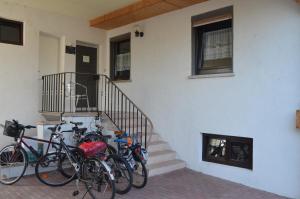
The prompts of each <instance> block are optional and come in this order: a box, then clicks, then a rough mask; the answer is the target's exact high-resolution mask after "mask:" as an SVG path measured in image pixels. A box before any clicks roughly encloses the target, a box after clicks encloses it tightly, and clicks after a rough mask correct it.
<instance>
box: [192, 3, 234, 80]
mask: <svg viewBox="0 0 300 199" xmlns="http://www.w3.org/2000/svg"><path fill="white" fill-rule="evenodd" d="M232 10H233V9H232V7H227V8H223V9H219V10H216V11H213V12H208V13H205V14H201V15H198V16H195V17H192V34H193V35H192V42H193V44H192V46H193V66H192V67H193V70H192V74H193V75H202V74H203V75H205V74H219V73H232V72H233V64H232V57H233V28H232Z"/></svg>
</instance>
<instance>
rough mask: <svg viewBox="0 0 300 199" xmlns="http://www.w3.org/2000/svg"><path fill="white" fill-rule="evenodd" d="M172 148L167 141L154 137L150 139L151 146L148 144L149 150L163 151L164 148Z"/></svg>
mask: <svg viewBox="0 0 300 199" xmlns="http://www.w3.org/2000/svg"><path fill="white" fill-rule="evenodd" d="M168 149H170V147H169V145H168V143H167V142H164V141H160V140H156V141H153V139H152V140H151V141H150V143H149V146H148V152H149V153H151V152H156V151H163V150H168Z"/></svg>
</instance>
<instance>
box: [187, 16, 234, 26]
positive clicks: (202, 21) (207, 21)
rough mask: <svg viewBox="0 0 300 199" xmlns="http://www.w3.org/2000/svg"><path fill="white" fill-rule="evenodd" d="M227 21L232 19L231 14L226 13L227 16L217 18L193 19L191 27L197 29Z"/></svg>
mask: <svg viewBox="0 0 300 199" xmlns="http://www.w3.org/2000/svg"><path fill="white" fill-rule="evenodd" d="M228 19H232V14H231V13H228V14H224V15H218V16H213V17H208V18H205V19H203V18H202V19H194V20H193V21H192V26H193V27H198V26H203V25H207V24H211V23H216V22H220V21H225V20H228Z"/></svg>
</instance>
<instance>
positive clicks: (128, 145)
mask: <svg viewBox="0 0 300 199" xmlns="http://www.w3.org/2000/svg"><path fill="white" fill-rule="evenodd" d="M115 135H116V136H117V138H118V139H115V140H114V142H116V143H117V145H118V150H117V154H118V155H120V156H121V157H123V158H124V159H126V160H127V162H128V163H129V165H130V167H131V169H132V176H133V181H132V186H133V187H135V188H138V189H141V188H143V187H145V186H146V184H147V181H148V172H147V168H146V163H147V160H148V157H149V155H148V152H147V151H146V149H144V148H142V145H141V144H140V143H139V142H138V137H139V135H138V133H135V134H133V138H131V137H130V136H128V135H127V133H126V132H123V131H115Z"/></svg>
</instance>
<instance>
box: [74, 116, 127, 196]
mask: <svg viewBox="0 0 300 199" xmlns="http://www.w3.org/2000/svg"><path fill="white" fill-rule="evenodd" d="M70 123H71V124H73V125H74V127H73V128H72V129H73V130H74V135H73V137H74V140H75V142H77V144H78V145H80V144H81V143H85V142H96V141H102V142H104V143H106V145H107V148H106V150H105V151H106V152H108V154H107V158H106V162H107V164H108V165H109V166H110V168H111V170H112V171H113V174H114V177H115V186H116V193H118V194H126V193H128V192H129V191H130V189H131V184H132V181H133V177H132V171H131V167H130V165H129V164H128V162H127V161H126V160H125V159H124V158H122V157H121V156H119V155H118V154H116V149H115V148H114V147H113V146H111V145H109V144H108V143H107V140H108V139H109V138H111V136H105V135H103V134H102V129H103V128H102V127H101V126H98V125H96V127H97V130H96V131H93V132H88V133H87V132H86V130H87V129H86V128H79V127H78V126H80V125H82V123H81V122H70Z"/></svg>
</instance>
